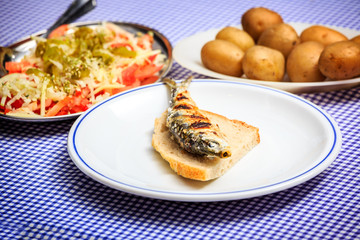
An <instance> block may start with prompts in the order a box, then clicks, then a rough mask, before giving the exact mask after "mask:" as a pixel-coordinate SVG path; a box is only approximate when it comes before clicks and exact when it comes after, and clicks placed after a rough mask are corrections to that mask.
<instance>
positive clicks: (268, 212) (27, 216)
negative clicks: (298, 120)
mask: <svg viewBox="0 0 360 240" xmlns="http://www.w3.org/2000/svg"><path fill="white" fill-rule="evenodd" d="M69 4H70V3H69V2H68V1H56V0H48V1H41V0H29V1H21V0H13V1H2V2H1V4H0V5H1V15H0V22H1V24H0V45H3V46H4V45H8V44H10V43H12V42H14V41H16V40H18V39H20V38H21V37H22V36H26V35H29V34H31V33H34V32H37V31H39V30H42V29H45V28H46V27H48V26H49V25H50V24H51V23H52V22H54V21H55V20H56V18H57V16H59V15H60V13H62V12H63V11H64V10H65V9H66V7H67V6H68V5H69ZM254 6H265V7H267V8H270V9H273V10H275V11H277V12H279V13H280V14H281V15H282V16H283V18H284V20H285V21H288V22H290V21H291V22H306V23H318V24H328V25H336V26H341V27H348V28H352V29H356V30H360V15H359V12H360V2H359V0H343V1H336V0H328V1H314V0H298V1H285V0H272V1H265V0H259V1H256V2H254V1H250V0H243V1H237V0H227V1H221V0H214V1H205V0H197V1H191V0H182V1H160V0H159V1H150V0H134V1H111V0H101V1H100V0H99V1H98V6H97V7H96V9H95V10H93V11H92V12H90V13H89V14H87V15H86V16H83V17H82V18H80V19H79V20H78V21H90V20H112V21H126V22H136V23H140V24H143V25H147V26H149V27H153V28H155V29H157V30H158V31H160V32H161V33H163V34H164V35H165V36H167V37H168V38H169V40H170V42H171V43H172V44H173V46H175V45H176V43H177V42H178V41H179V40H181V39H183V38H185V37H188V36H190V35H192V34H194V33H196V32H200V31H205V30H208V29H210V28H219V27H223V26H226V25H235V24H239V23H240V17H241V15H242V13H243V12H244V11H246V10H247V9H249V8H251V7H254ZM190 73H191V74H192V75H194V76H195V77H196V78H206V76H202V75H200V74H197V73H192V72H190V71H189V70H186V69H183V68H182V67H180V66H179V65H178V64H177V63H176V62H175V63H174V65H173V68H172V70H171V71H170V73H169V75H170V76H172V77H175V78H177V79H179V78H183V77H186V76H188V75H189V74H190ZM0 87H1V86H0ZM301 96H302V97H304V98H306V99H308V100H310V101H312V102H314V103H315V104H317V105H319V106H320V107H321V108H322V109H324V110H325V111H327V112H328V113H329V114H330V115H331V116H332V117H333V118H334V119H335V120H336V121H337V122H338V124H339V127H340V129H341V131H342V134H343V147H342V150H341V152H340V154H339V156H338V157H337V159H336V160H335V161H334V162H333V163H332V164H331V165H330V167H328V168H327V169H326V170H325V171H324V172H322V173H321V174H320V175H318V176H317V177H315V178H313V179H311V180H309V181H307V182H306V183H303V184H301V185H299V186H296V187H293V188H290V189H288V190H285V191H281V192H278V193H274V194H271V195H267V196H263V197H257V198H252V199H245V200H238V201H228V202H208V203H189V202H170V201H162V200H156V199H148V198H144V197H139V196H134V195H131V194H127V193H124V192H121V191H117V190H114V189H111V188H109V187H106V186H104V185H102V184H100V183H98V182H96V181H94V180H92V179H90V178H89V177H87V176H85V175H84V174H83V173H82V172H81V171H80V170H79V169H78V168H77V167H76V166H75V165H74V164H73V162H72V161H71V159H70V157H69V155H68V153H67V148H66V144H67V134H68V131H69V129H70V127H71V125H72V123H73V120H68V121H60V122H50V123H23V122H14V121H8V120H0V161H1V163H0V194H1V195H0V202H1V204H0V239H360V150H359V149H360V88H359V87H358V88H353V89H350V90H341V91H334V92H327V93H313V94H301Z"/></svg>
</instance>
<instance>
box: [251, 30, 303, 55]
mask: <svg viewBox="0 0 360 240" xmlns="http://www.w3.org/2000/svg"><path fill="white" fill-rule="evenodd" d="M299 42H300V39H299V36H298V34H297V32H296V31H295V29H294V28H293V27H292V26H290V25H289V24H286V23H280V24H277V25H275V26H272V27H269V28H267V29H266V30H265V31H263V33H262V34H261V35H260V37H259V40H258V44H259V45H262V46H265V47H269V48H273V49H276V50H279V51H280V52H281V53H282V54H284V56H285V58H287V56H288V55H289V53H290V52H291V50H292V49H293V48H294V47H295V45H296V44H298V43H299Z"/></svg>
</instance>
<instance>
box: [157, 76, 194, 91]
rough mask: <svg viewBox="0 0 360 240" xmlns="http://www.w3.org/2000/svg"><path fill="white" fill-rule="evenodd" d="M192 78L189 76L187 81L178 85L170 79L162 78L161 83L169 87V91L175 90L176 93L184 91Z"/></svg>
mask: <svg viewBox="0 0 360 240" xmlns="http://www.w3.org/2000/svg"><path fill="white" fill-rule="evenodd" d="M193 78H194V77H193V76H190V77H188V78H187V79H185V80H183V81H181V82H180V83H176V81H175V80H174V79H172V78H164V79H163V82H164V83H166V84H167V85H168V86H170V88H171V89H177V91H184V90H186V89H187V88H188V87H189V85H190V83H191V81H192V80H193Z"/></svg>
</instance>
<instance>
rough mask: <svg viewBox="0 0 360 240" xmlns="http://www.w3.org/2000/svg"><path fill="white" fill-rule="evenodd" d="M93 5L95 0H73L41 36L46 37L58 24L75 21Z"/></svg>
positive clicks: (94, 5) (93, 6)
mask: <svg viewBox="0 0 360 240" xmlns="http://www.w3.org/2000/svg"><path fill="white" fill-rule="evenodd" d="M95 7H96V0H74V1H73V2H72V3H71V4H70V6H69V7H68V9H67V10H66V11H65V12H64V13H63V14H62V15H61V16H60V17H59V18H58V19H57V20H56V22H55V23H54V24H53V25H51V27H50V28H49V29H48V30H47V31H46V33H45V34H44V35H43V37H45V38H47V37H48V36H49V34H50V33H51V32H52V31H53V30H55V29H56V28H58V27H59V26H61V25H63V24H66V23H71V22H73V21H75V20H76V19H78V18H79V17H81V16H83V15H84V14H86V13H88V12H89V11H91V10H92V9H94V8H95Z"/></svg>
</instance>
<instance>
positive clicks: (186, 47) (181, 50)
mask: <svg viewBox="0 0 360 240" xmlns="http://www.w3.org/2000/svg"><path fill="white" fill-rule="evenodd" d="M289 24H290V25H291V26H292V27H294V29H295V30H296V31H297V33H298V34H300V33H301V32H302V31H303V30H304V29H305V28H307V27H309V26H311V25H310V24H306V23H289ZM312 25H314V24H312ZM236 27H238V28H240V29H241V28H242V27H241V26H236ZM328 27H331V28H333V29H335V30H337V31H339V32H341V33H343V34H344V35H345V36H347V37H349V38H352V37H354V36H356V35H359V34H360V31H356V30H352V29H347V28H340V27H334V26H328ZM221 29H222V28H218V29H211V30H208V31H205V32H199V33H196V34H194V35H192V36H190V37H188V38H185V39H183V40H181V41H180V42H178V43H177V44H176V46H175V47H174V49H173V57H174V60H175V61H177V62H178V63H179V64H180V65H181V66H183V67H185V68H188V69H190V70H191V71H193V72H196V73H200V74H203V75H205V76H209V77H213V78H219V79H227V80H234V81H239V82H246V83H254V84H261V85H264V86H269V87H274V88H278V89H281V90H285V91H289V92H292V93H301V92H320V91H321V92H325V91H333V90H339V89H346V88H351V87H354V86H357V85H359V84H360V78H353V79H347V80H338V81H329V80H328V81H324V82H309V83H306V82H300V83H293V82H289V81H288V80H287V81H284V82H270V81H261V80H251V79H248V78H246V77H243V78H239V77H232V76H228V75H224V74H221V73H217V72H214V71H211V70H209V69H207V68H205V67H204V66H203V64H202V63H201V57H200V51H201V48H202V47H203V46H204V44H205V43H206V42H208V41H210V40H213V39H215V36H216V34H217V33H218V32H219V31H220V30H221ZM285 79H286V78H285Z"/></svg>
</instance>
